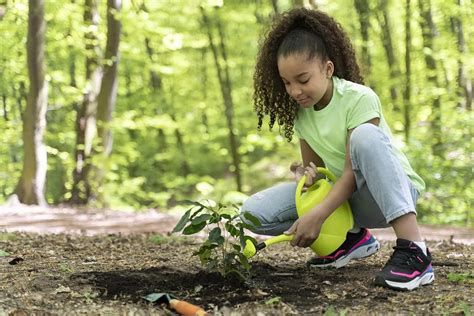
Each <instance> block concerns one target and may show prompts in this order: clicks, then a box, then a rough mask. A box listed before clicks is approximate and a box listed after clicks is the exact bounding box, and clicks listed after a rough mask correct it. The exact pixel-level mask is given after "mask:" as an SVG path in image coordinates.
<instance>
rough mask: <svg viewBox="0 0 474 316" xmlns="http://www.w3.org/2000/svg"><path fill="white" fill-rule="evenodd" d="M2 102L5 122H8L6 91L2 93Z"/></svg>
mask: <svg viewBox="0 0 474 316" xmlns="http://www.w3.org/2000/svg"><path fill="white" fill-rule="evenodd" d="M2 104H3V118H4V120H5V122H8V121H9V119H8V109H7V95H6V94H5V93H3V94H2Z"/></svg>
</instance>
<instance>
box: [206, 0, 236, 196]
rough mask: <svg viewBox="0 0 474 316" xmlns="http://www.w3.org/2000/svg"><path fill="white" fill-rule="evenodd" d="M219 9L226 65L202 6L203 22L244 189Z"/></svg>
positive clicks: (221, 32) (222, 46)
mask: <svg viewBox="0 0 474 316" xmlns="http://www.w3.org/2000/svg"><path fill="white" fill-rule="evenodd" d="M217 10H219V9H218V8H216V23H217V29H218V32H219V37H220V49H221V55H222V56H221V57H222V60H223V63H224V66H221V64H220V62H219V59H220V57H219V52H218V49H217V46H216V45H215V44H214V38H213V36H212V29H211V23H210V21H209V18H208V17H207V14H206V12H205V11H204V8H203V7H201V12H202V17H203V22H204V25H205V26H206V29H207V35H208V38H209V44H210V45H211V49H212V54H213V56H214V63H215V66H216V70H217V77H218V79H219V84H220V87H221V93H222V97H223V99H224V107H225V117H226V120H227V127H228V129H229V143H230V151H231V155H232V162H233V169H234V170H233V173H234V174H235V179H236V183H237V190H238V191H242V179H241V171H240V155H239V152H238V148H239V145H238V141H237V135H236V134H235V132H234V122H233V115H234V103H233V100H232V87H231V81H230V76H229V65H228V63H227V52H226V49H225V44H224V36H223V31H222V25H221V23H220V21H219V15H218V14H217V13H218V11H217Z"/></svg>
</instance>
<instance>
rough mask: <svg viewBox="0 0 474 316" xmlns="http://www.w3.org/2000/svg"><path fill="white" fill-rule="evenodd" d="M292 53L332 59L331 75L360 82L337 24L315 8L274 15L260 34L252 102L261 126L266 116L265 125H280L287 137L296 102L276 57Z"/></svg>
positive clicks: (352, 52) (294, 115)
mask: <svg viewBox="0 0 474 316" xmlns="http://www.w3.org/2000/svg"><path fill="white" fill-rule="evenodd" d="M293 53H308V58H312V57H315V56H318V57H320V58H321V59H322V60H323V61H326V60H328V59H329V60H331V61H332V62H333V63H334V75H336V76H337V77H339V78H344V79H346V80H350V81H352V82H356V83H360V84H363V83H364V82H363V78H362V75H361V73H360V69H359V66H358V65H357V62H356V57H355V52H354V48H353V47H352V44H351V42H350V40H349V37H348V36H347V35H346V33H345V32H344V30H343V29H342V27H341V25H340V24H339V23H338V22H336V21H335V20H334V19H333V18H331V17H330V16H328V15H327V14H326V13H324V12H322V11H319V10H310V9H306V8H297V9H293V10H290V11H287V12H285V13H283V14H282V15H280V16H279V17H277V19H276V20H275V21H274V22H273V24H272V26H271V27H270V29H269V30H268V31H267V33H266V34H265V36H264V38H263V43H262V45H261V47H260V52H259V54H258V57H257V63H256V66H255V73H254V77H253V79H254V89H255V91H254V96H253V100H254V104H255V111H256V112H257V116H258V125H257V129H258V130H261V127H262V123H263V117H264V116H265V115H269V116H270V122H269V127H270V130H271V129H272V128H273V125H274V124H275V121H276V120H277V121H278V125H279V126H280V131H281V128H283V132H284V133H283V134H284V136H285V137H286V139H287V140H288V141H291V138H292V135H293V125H294V121H295V118H296V116H297V113H298V110H299V108H300V107H299V105H298V104H297V103H296V101H294V100H293V99H292V98H291V97H290V96H289V95H288V93H287V92H286V90H285V85H284V83H283V81H282V79H281V78H280V74H279V72H278V66H277V59H278V57H279V56H285V57H286V56H288V55H291V54H293Z"/></svg>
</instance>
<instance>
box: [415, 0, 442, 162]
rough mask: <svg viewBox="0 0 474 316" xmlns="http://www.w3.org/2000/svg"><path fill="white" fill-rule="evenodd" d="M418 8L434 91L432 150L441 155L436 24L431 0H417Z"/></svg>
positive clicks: (429, 76) (429, 74) (429, 80)
mask: <svg viewBox="0 0 474 316" xmlns="http://www.w3.org/2000/svg"><path fill="white" fill-rule="evenodd" d="M418 5H419V8H420V15H421V20H420V24H421V25H420V26H421V29H422V35H423V46H424V48H425V49H424V57H425V64H426V68H427V76H428V82H429V83H430V84H431V89H432V90H434V91H435V93H432V102H433V103H432V107H431V112H432V118H431V127H432V134H433V139H434V144H433V146H432V151H433V154H434V155H435V156H438V157H442V156H443V148H442V147H443V139H442V130H441V126H442V119H441V98H440V96H439V95H438V92H437V90H438V88H440V85H439V81H438V69H437V65H436V59H435V57H434V52H435V46H434V41H435V38H436V36H437V34H438V32H437V30H436V26H435V24H434V21H433V15H432V11H431V0H418Z"/></svg>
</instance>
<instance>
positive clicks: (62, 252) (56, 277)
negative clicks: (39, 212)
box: [0, 213, 474, 316]
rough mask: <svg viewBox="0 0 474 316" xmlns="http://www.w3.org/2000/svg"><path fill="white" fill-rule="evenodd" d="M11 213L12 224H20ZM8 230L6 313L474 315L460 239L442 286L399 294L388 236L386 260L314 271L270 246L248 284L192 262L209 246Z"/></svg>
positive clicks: (381, 256)
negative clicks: (377, 283)
mask: <svg viewBox="0 0 474 316" xmlns="http://www.w3.org/2000/svg"><path fill="white" fill-rule="evenodd" d="M5 214H6V213H5ZM9 214H10V217H9V216H5V217H4V218H5V219H8V218H9V219H8V220H9V221H10V223H11V222H12V221H11V213H9ZM4 218H2V220H3V219H4ZM165 222H166V221H165ZM76 224H77V223H76ZM95 224H97V223H95ZM166 225H167V226H166V228H167V230H169V229H171V228H172V226H173V225H171V221H170V222H169V223H167V224H166ZM43 226H44V225H43ZM132 226H133V225H132ZM0 230H3V231H4V232H3V233H0V253H1V251H2V250H3V251H5V252H8V253H9V254H10V255H9V256H0V315H18V316H19V315H29V314H32V313H35V314H55V315H56V314H59V315H79V314H81V315H84V314H95V315H97V314H99V315H175V313H174V312H173V311H172V310H170V309H168V308H167V306H166V305H163V304H162V305H159V304H153V303H149V302H147V301H146V300H144V299H143V297H144V296H145V295H147V294H150V293H170V294H173V295H175V296H176V297H178V298H180V299H184V300H186V301H189V302H191V303H193V304H196V305H199V306H201V307H203V308H204V309H205V310H207V311H208V312H210V313H211V314H216V315H231V314H232V315H256V314H258V313H259V312H260V315H296V314H298V315H299V314H316V315H317V314H324V313H326V314H336V315H339V314H361V315H365V314H382V313H389V314H395V313H396V314H413V313H415V314H459V315H462V314H463V313H464V314H468V313H472V311H474V288H473V285H474V279H473V275H474V252H473V249H472V243H470V242H464V243H460V242H455V239H454V238H448V239H439V238H438V239H437V240H436V238H432V239H433V240H428V246H429V247H430V249H431V251H432V253H433V265H434V269H435V273H436V280H435V282H434V284H432V285H429V286H426V287H423V288H421V289H418V290H416V291H413V292H399V291H393V290H389V289H384V288H379V287H374V286H373V284H372V280H373V277H374V275H375V273H376V272H377V271H378V270H379V269H380V268H381V267H382V266H383V264H384V263H385V261H386V260H387V259H388V258H389V256H390V253H391V251H392V249H391V247H392V246H393V244H394V241H393V240H392V239H391V238H383V236H384V235H383V234H381V235H380V239H381V240H382V241H381V244H382V248H381V250H380V251H379V252H378V253H377V254H375V255H373V256H372V257H369V258H367V259H364V260H360V261H356V262H351V263H350V264H349V265H348V266H346V267H344V268H341V269H337V270H335V269H333V270H315V269H308V268H307V267H306V265H305V262H306V260H307V259H308V258H309V257H310V256H311V251H310V250H307V249H294V248H292V247H291V246H289V245H288V244H279V245H274V246H271V247H268V248H267V249H264V250H262V251H261V252H260V253H259V254H258V255H257V256H256V257H254V258H253V259H252V262H251V263H252V268H251V277H250V278H249V279H248V280H247V281H245V282H240V281H238V280H235V279H223V278H222V277H220V275H218V274H216V273H210V272H207V271H205V270H203V269H202V268H201V265H200V263H199V260H198V259H197V258H196V257H193V256H192V255H191V254H192V252H193V251H195V250H197V249H198V247H199V244H200V243H201V242H202V240H201V239H199V238H195V237H189V238H182V237H169V236H167V235H166V234H164V235H163V237H162V238H156V237H155V238H154V236H156V234H154V233H150V232H137V231H133V230H132V231H131V232H130V231H129V232H127V234H125V233H112V234H94V235H92V234H91V236H87V235H86V234H84V233H82V234H70V233H69V234H65V233H60V234H51V233H48V232H46V233H45V232H23V233H20V232H15V231H12V230H11V229H8V227H1V226H0ZM5 231H8V232H5ZM112 231H113V230H112ZM461 231H462V230H461ZM471 232H472V231H471ZM161 233H163V232H161ZM465 240H466V239H465ZM467 240H468V241H469V240H470V239H469V238H468V239H467ZM157 241H158V242H157Z"/></svg>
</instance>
